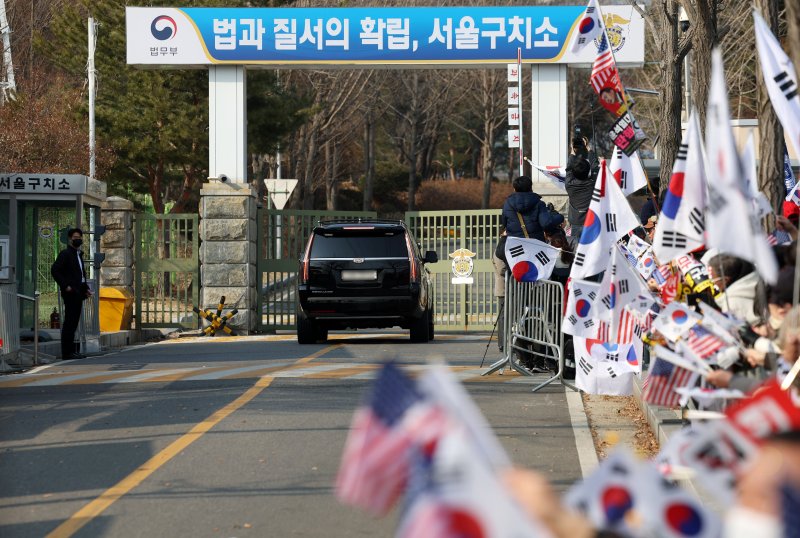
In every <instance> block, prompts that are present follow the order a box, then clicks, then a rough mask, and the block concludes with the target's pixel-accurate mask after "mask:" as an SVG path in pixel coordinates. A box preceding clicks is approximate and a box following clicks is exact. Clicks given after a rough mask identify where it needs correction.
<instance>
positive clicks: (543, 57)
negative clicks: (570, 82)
mask: <svg viewBox="0 0 800 538" xmlns="http://www.w3.org/2000/svg"><path fill="white" fill-rule="evenodd" d="M584 9H585V6H582V5H581V6H513V7H467V6H456V7H408V8H399V7H398V8H375V7H369V8H135V7H128V8H126V9H125V16H126V33H127V55H128V63H129V64H133V65H173V66H180V65H184V66H187V67H190V66H204V65H220V64H233V65H264V66H270V65H271V66H276V65H291V66H296V67H302V66H319V65H323V66H325V65H327V66H331V65H348V66H364V67H370V66H376V65H412V66H413V65H417V66H426V65H429V66H433V65H451V66H468V65H470V64H472V65H484V66H485V65H492V64H494V65H497V66H501V65H506V64H507V63H509V62H510V61H515V60H516V58H517V49H518V48H521V49H522V59H523V62H524V63H562V64H585V65H590V64H591V63H592V62H593V61H594V57H595V54H596V50H597V49H596V48H595V47H584V49H583V50H582V51H581V53H580V54H574V53H572V52H571V51H570V50H569V49H570V46H569V45H570V42H571V39H572V36H573V34H574V32H576V31H577V24H578V21H579V20H580V18H581V16H582V15H583V12H584ZM603 16H604V19H605V22H606V27H607V29H608V36H609V41H610V42H611V44H612V48H613V49H614V53H615V55H616V58H617V63H618V64H620V65H622V66H625V65H637V64H641V63H642V62H644V21H643V20H642V18H641V16H640V15H639V14H638V13H637V12H636V11H635V10H634V9H633V7H631V6H605V7H603Z"/></svg>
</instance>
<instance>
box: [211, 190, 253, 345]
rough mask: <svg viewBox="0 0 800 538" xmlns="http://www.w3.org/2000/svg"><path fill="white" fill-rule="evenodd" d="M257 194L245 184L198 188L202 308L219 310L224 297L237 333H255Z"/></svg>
mask: <svg viewBox="0 0 800 538" xmlns="http://www.w3.org/2000/svg"><path fill="white" fill-rule="evenodd" d="M256 200H257V192H256V190H255V189H254V188H253V187H251V186H250V185H249V184H247V183H220V182H217V181H212V182H210V183H205V184H204V185H203V188H202V189H201V190H200V240H201V244H200V283H201V288H200V304H201V306H202V308H206V309H212V310H216V308H217V304H218V303H219V299H220V297H221V296H223V295H224V296H225V308H226V312H227V311H229V310H230V309H232V308H238V309H239V313H238V314H236V316H234V317H233V319H231V321H230V322H229V323H228V324H229V325H231V326H232V327H234V328H235V330H236V332H237V333H240V334H251V333H253V332H254V331H255V329H256V326H257V324H256V322H257V319H258V318H257V312H256V305H257V299H258V296H257V295H256V293H257V292H256V241H257V239H256V212H257V204H256Z"/></svg>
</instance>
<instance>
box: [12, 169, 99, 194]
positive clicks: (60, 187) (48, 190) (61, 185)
mask: <svg viewBox="0 0 800 538" xmlns="http://www.w3.org/2000/svg"><path fill="white" fill-rule="evenodd" d="M0 194H70V195H75V194H83V195H89V196H93V197H95V198H99V199H105V197H106V184H105V183H103V182H102V181H97V180H95V179H90V178H88V177H86V176H83V175H79V174H47V173H44V174H7V173H3V172H0Z"/></svg>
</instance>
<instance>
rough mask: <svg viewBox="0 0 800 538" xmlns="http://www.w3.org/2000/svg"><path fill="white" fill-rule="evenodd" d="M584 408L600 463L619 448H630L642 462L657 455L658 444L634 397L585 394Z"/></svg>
mask: <svg viewBox="0 0 800 538" xmlns="http://www.w3.org/2000/svg"><path fill="white" fill-rule="evenodd" d="M583 406H584V408H585V409H586V415H587V417H588V418H589V426H590V428H591V430H592V438H593V439H594V446H595V450H596V451H597V455H598V456H599V457H600V458H601V459H603V458H605V457H606V456H607V455H608V452H610V451H611V449H612V448H613V447H614V446H616V445H618V444H621V445H623V446H627V447H629V448H631V449H632V450H633V451H634V452H636V453H637V454H639V455H640V456H641V457H643V458H652V457H653V456H655V455H656V454H657V453H658V449H659V447H658V440H657V439H656V437H655V436H654V435H653V432H652V431H651V430H650V427H649V425H648V424H647V420H645V417H644V414H642V411H641V409H640V408H639V406H638V404H637V403H636V400H634V398H633V396H597V395H592V394H584V395H583Z"/></svg>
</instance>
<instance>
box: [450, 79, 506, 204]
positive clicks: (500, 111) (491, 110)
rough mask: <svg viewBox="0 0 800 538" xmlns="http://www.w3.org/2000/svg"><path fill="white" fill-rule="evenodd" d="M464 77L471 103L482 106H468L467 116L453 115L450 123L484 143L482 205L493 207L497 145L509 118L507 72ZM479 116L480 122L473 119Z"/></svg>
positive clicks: (481, 146)
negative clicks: (496, 142) (501, 131)
mask: <svg viewBox="0 0 800 538" xmlns="http://www.w3.org/2000/svg"><path fill="white" fill-rule="evenodd" d="M464 80H466V81H468V85H467V86H466V91H465V95H466V99H467V100H468V102H469V103H476V104H479V106H478V107H475V106H468V107H467V110H466V111H467V116H466V117H464V118H461V117H459V116H453V117H451V118H450V123H452V124H453V125H455V126H456V127H458V128H459V129H462V130H463V131H465V132H466V133H468V134H469V135H470V136H471V137H473V138H474V139H475V141H476V142H477V143H478V144H480V155H481V157H480V164H481V179H482V180H483V195H482V197H481V207H482V208H483V209H486V208H488V207H489V202H490V199H491V195H492V177H494V168H495V165H496V160H497V156H496V155H495V149H494V144H495V140H496V137H497V133H498V131H499V129H500V128H501V127H502V126H503V125H505V124H506V121H507V110H508V104H507V102H506V101H507V99H506V97H507V92H506V88H507V87H508V82H507V77H506V73H505V71H502V70H499V69H482V70H481V72H480V76H479V77H464ZM475 119H477V121H472V120H475Z"/></svg>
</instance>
